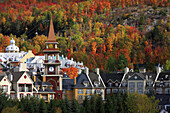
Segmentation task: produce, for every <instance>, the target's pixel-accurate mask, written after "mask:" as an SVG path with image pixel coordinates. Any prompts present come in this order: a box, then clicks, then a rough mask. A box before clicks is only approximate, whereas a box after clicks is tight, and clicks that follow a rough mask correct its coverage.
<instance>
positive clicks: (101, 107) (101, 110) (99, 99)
mask: <svg viewBox="0 0 170 113" xmlns="http://www.w3.org/2000/svg"><path fill="white" fill-rule="evenodd" d="M96 112H97V113H104V112H105V110H104V104H103V101H102V97H101V96H98V97H97V100H96Z"/></svg>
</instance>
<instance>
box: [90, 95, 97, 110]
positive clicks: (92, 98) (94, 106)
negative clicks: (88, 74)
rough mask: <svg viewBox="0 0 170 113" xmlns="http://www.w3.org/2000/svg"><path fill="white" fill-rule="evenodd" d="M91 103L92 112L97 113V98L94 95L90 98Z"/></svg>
mask: <svg viewBox="0 0 170 113" xmlns="http://www.w3.org/2000/svg"><path fill="white" fill-rule="evenodd" d="M90 105H91V108H90V110H91V112H92V113H96V99H95V97H94V95H92V97H91V99H90Z"/></svg>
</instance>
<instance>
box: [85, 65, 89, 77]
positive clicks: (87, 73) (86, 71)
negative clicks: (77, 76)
mask: <svg viewBox="0 0 170 113" xmlns="http://www.w3.org/2000/svg"><path fill="white" fill-rule="evenodd" d="M85 74H86V75H87V76H88V75H89V68H88V67H86V68H85Z"/></svg>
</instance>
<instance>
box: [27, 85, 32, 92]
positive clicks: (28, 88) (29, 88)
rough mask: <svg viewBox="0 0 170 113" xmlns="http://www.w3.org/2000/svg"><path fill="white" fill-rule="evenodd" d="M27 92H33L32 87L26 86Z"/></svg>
mask: <svg viewBox="0 0 170 113" xmlns="http://www.w3.org/2000/svg"><path fill="white" fill-rule="evenodd" d="M26 92H31V85H28V84H27V85H26Z"/></svg>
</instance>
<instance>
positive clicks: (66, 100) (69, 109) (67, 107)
mask: <svg viewBox="0 0 170 113" xmlns="http://www.w3.org/2000/svg"><path fill="white" fill-rule="evenodd" d="M64 101H65V105H66V109H67V113H69V112H70V111H71V105H70V102H69V100H68V98H67V97H66V98H65V100H64Z"/></svg>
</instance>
